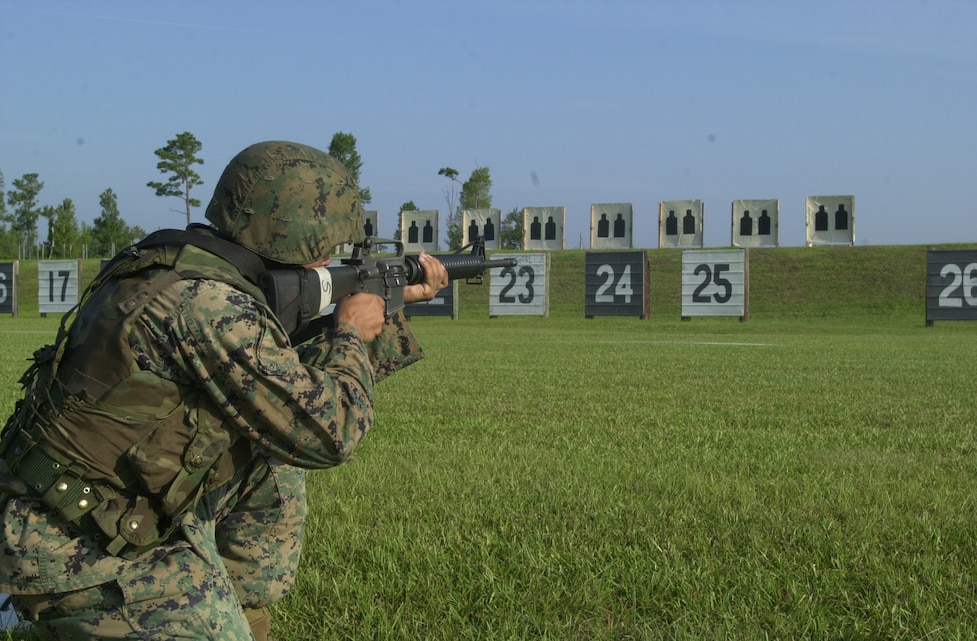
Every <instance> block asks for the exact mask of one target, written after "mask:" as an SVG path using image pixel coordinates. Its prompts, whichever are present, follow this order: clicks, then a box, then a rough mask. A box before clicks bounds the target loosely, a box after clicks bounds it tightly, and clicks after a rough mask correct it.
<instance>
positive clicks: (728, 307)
mask: <svg viewBox="0 0 977 641" xmlns="http://www.w3.org/2000/svg"><path fill="white" fill-rule="evenodd" d="M692 316H739V317H740V320H742V321H746V320H748V319H749V316H750V255H749V253H748V252H747V250H745V249H734V250H704V251H698V250H695V251H692V250H686V251H683V252H682V319H683V320H688V319H689V318H691V317H692Z"/></svg>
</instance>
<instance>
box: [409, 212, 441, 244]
mask: <svg viewBox="0 0 977 641" xmlns="http://www.w3.org/2000/svg"><path fill="white" fill-rule="evenodd" d="M439 215H440V212H438V210H437V209H415V210H411V211H402V212H400V240H401V242H403V243H404V251H405V252H407V253H409V254H416V253H417V252H422V251H425V252H434V251H437V250H438V236H439V235H440V233H441V232H440V229H439V228H438V224H439V221H438V218H439Z"/></svg>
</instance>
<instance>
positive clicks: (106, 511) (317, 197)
mask: <svg viewBox="0 0 977 641" xmlns="http://www.w3.org/2000/svg"><path fill="white" fill-rule="evenodd" d="M206 217H207V219H208V220H209V221H210V222H211V223H212V224H213V228H212V230H211V231H210V232H208V233H203V232H200V233H201V235H204V236H207V237H208V238H212V239H214V240H213V241H212V242H211V244H207V243H196V242H188V243H183V242H172V239H170V240H165V239H164V240H160V241H159V242H149V239H147V241H144V242H143V243H140V244H139V245H137V246H136V247H133V248H130V249H129V250H127V251H126V252H123V254H120V256H118V257H116V258H115V259H113V261H112V262H111V263H110V264H109V265H107V266H106V267H105V268H104V269H103V270H102V272H101V273H100V274H99V276H98V277H97V278H96V279H95V282H94V283H93V284H92V286H91V287H89V289H88V290H87V291H86V293H85V295H84V296H83V298H82V301H81V303H80V305H79V308H78V310H77V312H76V313H75V314H74V315H72V314H68V315H66V317H65V321H64V322H63V323H62V328H61V331H60V332H59V335H58V339H57V341H56V344H55V345H52V346H48V347H46V348H43V349H41V350H38V352H37V353H36V354H35V362H34V364H33V365H32V367H31V368H30V369H29V370H28V372H27V373H26V374H25V375H24V378H23V379H22V383H23V384H24V386H25V389H26V392H25V396H24V398H23V400H21V401H19V402H18V404H17V408H16V409H15V411H14V413H13V415H12V416H11V417H10V419H9V420H8V421H7V424H6V426H5V427H4V430H3V433H2V439H0V527H2V533H0V591H2V592H8V593H10V594H12V595H13V599H14V603H15V605H16V606H17V609H18V612H19V614H20V615H21V617H22V618H24V619H26V620H28V621H33V622H34V624H35V625H36V626H38V627H40V628H42V629H43V630H44V631H46V632H47V633H49V634H50V635H51V636H52V637H54V638H56V639H83V638H105V639H123V638H125V639H133V638H139V639H229V640H238V639H242V640H244V639H252V638H255V639H264V638H267V635H268V630H269V619H268V610H267V607H268V606H269V605H270V604H272V603H274V602H276V601H278V600H279V599H281V598H282V597H283V596H284V595H285V593H286V592H287V591H288V590H289V589H290V588H291V586H292V584H293V580H294V575H295V572H296V568H297V565H298V561H299V554H300V551H301V546H302V535H303V529H304V523H305V516H306V500H305V477H304V470H305V469H317V468H327V467H331V466H334V465H338V464H339V463H341V462H342V461H343V460H345V459H346V457H348V456H349V454H350V453H351V452H352V450H353V449H354V448H355V447H356V445H357V444H358V443H359V442H360V440H361V439H362V438H363V436H364V435H365V434H366V432H367V430H368V429H369V428H370V426H371V424H372V422H373V388H374V385H375V384H376V383H377V382H378V381H379V380H380V379H381V378H383V377H385V376H387V375H389V374H391V373H393V372H395V371H397V370H399V369H401V368H403V367H405V366H407V365H409V364H411V363H413V362H415V361H416V360H417V359H419V358H421V357H422V356H423V354H422V352H421V348H420V345H419V344H418V343H417V341H416V340H415V338H414V335H413V334H412V332H411V330H410V327H409V326H408V325H407V323H406V320H405V318H404V317H403V315H402V314H397V315H394V316H393V317H391V318H385V317H384V313H383V309H384V305H383V301H382V299H381V298H380V297H378V296H374V295H372V294H355V295H353V296H349V297H347V298H344V299H343V300H341V301H340V302H339V304H338V305H337V306H336V309H335V312H334V314H333V316H334V323H333V324H332V326H331V329H329V330H327V331H325V333H323V334H322V335H320V336H318V337H317V338H315V339H312V340H311V341H309V342H307V343H305V344H303V345H298V346H295V345H292V344H291V342H290V339H289V336H288V334H287V333H286V329H285V328H284V327H282V325H281V323H280V322H279V321H278V320H277V319H276V317H275V315H274V313H273V311H272V310H271V309H270V308H269V307H268V305H267V303H266V301H265V298H264V296H263V294H262V292H261V290H260V288H258V287H257V286H256V284H255V282H254V278H253V275H250V276H249V274H248V273H247V270H243V269H242V268H241V266H240V265H239V264H237V263H236V262H235V261H234V260H233V259H229V256H234V255H235V254H234V252H230V253H226V252H224V251H221V249H220V248H221V247H223V246H224V245H221V243H226V244H227V245H233V247H234V248H235V249H236V250H238V251H240V250H241V248H244V250H246V251H247V252H249V253H250V254H253V255H257V256H258V257H260V261H261V263H260V264H264V265H266V266H269V267H270V266H282V265H288V266H319V265H324V264H328V253H329V251H330V250H331V249H332V248H333V247H334V246H336V245H338V244H340V243H347V242H354V241H357V240H359V239H360V238H361V236H362V233H363V232H362V211H361V208H360V202H359V196H358V190H357V187H356V185H355V183H354V182H353V180H352V179H351V177H350V175H349V173H348V172H347V171H346V170H345V168H343V167H342V165H341V164H340V163H338V162H337V161H336V160H334V159H333V158H331V157H330V156H328V155H327V154H325V153H323V152H321V151H319V150H316V149H313V148H311V147H307V146H304V145H299V144H295V143H287V142H266V143H259V144H256V145H252V146H251V147H248V148H247V149H245V150H244V151H242V152H241V153H240V154H238V155H237V156H236V157H235V158H234V159H233V160H232V161H231V162H230V164H229V165H228V166H227V168H226V169H225V171H224V173H223V175H222V176H221V179H220V181H219V183H218V185H217V188H216V190H215V193H214V197H213V199H212V201H211V202H210V204H209V206H208V208H207V213H206ZM228 241H230V242H228ZM214 243H216V244H214ZM420 260H421V264H422V266H423V268H424V274H425V280H424V282H423V283H422V284H419V285H414V286H411V287H408V288H407V290H406V291H405V300H406V302H417V301H420V300H430V299H431V298H433V297H434V295H435V294H436V293H437V291H438V290H439V289H441V288H443V287H444V286H446V285H447V282H448V281H447V274H446V272H445V269H444V267H443V266H442V265H441V263H440V262H439V261H438V260H437V259H435V258H433V257H431V256H427V255H422V256H421V257H420Z"/></svg>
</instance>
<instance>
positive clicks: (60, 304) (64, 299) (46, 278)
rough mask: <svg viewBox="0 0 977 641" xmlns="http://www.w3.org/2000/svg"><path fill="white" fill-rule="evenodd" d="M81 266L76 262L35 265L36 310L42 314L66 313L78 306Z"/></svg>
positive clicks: (44, 262) (56, 261) (66, 261)
mask: <svg viewBox="0 0 977 641" xmlns="http://www.w3.org/2000/svg"><path fill="white" fill-rule="evenodd" d="M80 279H81V265H80V262H79V261H77V260H41V261H38V263H37V309H38V311H39V312H41V313H42V314H46V313H48V312H67V311H70V310H71V308H72V307H74V306H75V305H77V304H78V294H79V288H80V284H81V280H80Z"/></svg>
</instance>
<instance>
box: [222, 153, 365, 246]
mask: <svg viewBox="0 0 977 641" xmlns="http://www.w3.org/2000/svg"><path fill="white" fill-rule="evenodd" d="M206 216H207V220H209V221H210V222H211V223H213V224H214V225H215V226H216V227H217V229H219V230H220V231H221V232H222V233H223V234H225V235H227V236H228V237H230V238H231V239H232V240H233V241H234V242H236V243H238V244H239V245H243V246H244V247H247V248H248V249H250V250H251V251H253V252H255V253H256V254H258V255H259V256H261V257H262V258H266V259H269V260H273V261H277V262H280V263H286V264H289V265H304V264H306V263H311V262H314V261H317V260H319V259H321V258H322V257H324V256H326V255H327V254H328V253H329V251H330V250H331V249H332V248H333V247H335V246H336V245H339V244H341V243H348V242H358V241H360V240H362V239H363V209H362V207H361V205H360V194H359V189H357V187H356V183H355V181H354V180H353V177H352V176H351V175H350V173H349V171H348V170H347V169H346V168H345V167H344V166H343V165H342V163H340V162H339V161H338V160H336V159H335V158H333V157H332V156H330V155H328V154H326V153H325V152H322V151H319V150H318V149H314V148H312V147H308V146H306V145H300V144H298V143H294V142H278V141H275V142H259V143H257V144H254V145H251V146H250V147H248V148H247V149H245V150H244V151H242V152H241V153H239V154H238V155H237V156H235V157H234V158H233V159H232V160H231V162H230V163H228V165H227V167H226V168H225V169H224V173H223V174H222V175H221V177H220V180H219V181H218V183H217V187H216V188H215V189H214V197H213V199H212V200H211V201H210V204H209V205H208V206H207V213H206Z"/></svg>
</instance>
